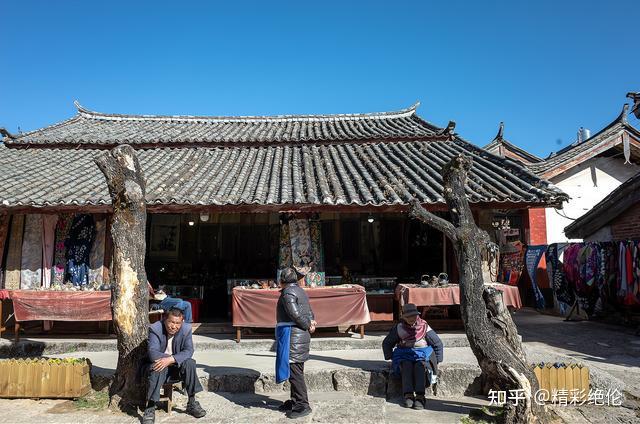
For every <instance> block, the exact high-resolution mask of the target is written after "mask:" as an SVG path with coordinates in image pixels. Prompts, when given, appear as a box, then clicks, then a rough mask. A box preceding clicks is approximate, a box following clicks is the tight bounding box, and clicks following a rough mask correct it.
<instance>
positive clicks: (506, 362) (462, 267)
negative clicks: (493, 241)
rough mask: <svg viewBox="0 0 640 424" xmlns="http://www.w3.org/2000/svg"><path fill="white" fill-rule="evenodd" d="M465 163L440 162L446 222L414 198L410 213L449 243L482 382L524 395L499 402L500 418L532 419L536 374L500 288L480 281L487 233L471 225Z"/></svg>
mask: <svg viewBox="0 0 640 424" xmlns="http://www.w3.org/2000/svg"><path fill="white" fill-rule="evenodd" d="M471 165H472V161H471V159H470V158H468V157H467V156H464V155H458V156H456V157H455V158H453V159H452V160H451V162H449V163H448V164H447V165H445V166H444V168H443V171H442V172H443V174H442V175H443V179H444V197H445V199H446V201H447V205H448V206H449V211H450V213H451V219H452V222H449V221H447V220H445V219H442V218H440V217H438V216H436V215H434V214H432V213H430V212H428V211H427V210H425V209H424V208H423V207H422V206H421V205H420V204H419V202H418V201H417V200H414V201H413V202H412V206H411V216H412V217H414V218H416V219H418V220H420V221H422V222H425V223H427V224H429V225H431V226H433V227H434V228H436V229H438V230H440V231H442V232H443V233H444V234H445V235H446V236H447V237H448V238H449V239H450V240H451V242H452V243H453V247H454V249H455V253H456V257H457V259H458V266H459V271H460V306H461V312H462V320H463V322H464V327H465V332H466V334H467V338H468V339H469V344H470V346H471V350H472V351H473V353H474V355H475V356H476V358H477V360H478V364H479V365H480V368H481V369H482V373H483V377H484V379H485V388H486V389H490V388H492V389H494V390H506V391H507V393H509V392H508V391H509V390H518V391H519V393H521V395H519V396H520V398H522V397H524V400H520V401H519V402H518V404H517V405H516V404H515V403H514V402H508V403H507V404H506V405H505V414H504V420H505V422H507V423H530V422H535V421H536V416H540V415H542V414H543V413H544V411H543V408H541V407H540V406H539V405H537V404H536V403H535V402H534V399H533V397H532V395H533V394H534V393H535V392H536V391H537V389H538V383H537V380H536V378H535V375H534V374H533V371H532V370H531V369H530V368H529V366H528V364H527V359H526V355H525V353H524V351H523V349H522V344H521V342H520V339H519V338H518V330H517V328H516V326H515V324H514V323H513V320H512V318H511V315H510V314H509V311H508V310H507V308H506V307H505V305H504V303H503V302H502V294H501V292H500V291H499V290H496V289H493V288H485V287H484V281H483V277H482V275H483V274H482V257H483V256H482V255H483V253H484V250H485V249H487V248H488V245H489V242H490V239H489V235H488V234H487V233H486V232H485V231H483V230H481V229H480V228H478V227H477V226H476V224H475V222H474V219H473V215H472V213H471V208H470V207H469V202H468V200H467V197H466V194H465V184H466V180H467V173H468V171H469V169H470V168H471ZM507 397H508V398H509V396H507ZM508 400H509V399H508Z"/></svg>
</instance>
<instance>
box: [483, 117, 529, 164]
mask: <svg viewBox="0 0 640 424" xmlns="http://www.w3.org/2000/svg"><path fill="white" fill-rule="evenodd" d="M483 149H484V150H486V151H487V152H490V153H493V154H495V155H498V156H504V155H503V154H501V150H502V149H504V150H505V151H508V152H510V153H511V156H512V157H514V158H517V159H518V160H521V161H522V162H526V163H535V162H542V159H540V158H539V157H537V156H536V155H534V154H531V153H529V152H527V151H526V150H524V149H521V148H520V147H518V146H516V145H515V144H512V143H511V142H509V141H508V140H507V139H505V138H504V124H503V123H502V122H500V129H499V130H498V134H496V136H495V138H494V139H493V140H492V141H491V143H489V144H487V145H486V146H484V147H483Z"/></svg>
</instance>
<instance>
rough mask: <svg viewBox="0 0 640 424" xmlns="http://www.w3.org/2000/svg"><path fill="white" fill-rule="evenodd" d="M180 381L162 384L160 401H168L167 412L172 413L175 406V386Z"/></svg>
mask: <svg viewBox="0 0 640 424" xmlns="http://www.w3.org/2000/svg"><path fill="white" fill-rule="evenodd" d="M179 384H180V381H172V380H170V381H168V382H166V383H165V384H163V385H162V391H161V392H160V402H163V401H167V414H170V413H171V408H172V407H173V388H174V387H176V386H178V385H179Z"/></svg>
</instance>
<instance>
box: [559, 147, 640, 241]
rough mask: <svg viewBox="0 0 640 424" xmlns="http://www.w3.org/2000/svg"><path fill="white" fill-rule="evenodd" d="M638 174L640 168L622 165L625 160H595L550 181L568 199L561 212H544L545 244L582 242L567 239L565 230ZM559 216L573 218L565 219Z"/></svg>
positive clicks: (617, 158)
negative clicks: (569, 198)
mask: <svg viewBox="0 0 640 424" xmlns="http://www.w3.org/2000/svg"><path fill="white" fill-rule="evenodd" d="M638 172H640V166H638V165H635V164H627V165H624V158H623V157H621V155H620V156H619V157H615V158H610V157H609V158H607V157H596V158H591V159H589V160H587V161H586V162H584V163H582V164H580V165H578V166H576V167H573V168H572V169H571V170H569V171H567V172H565V173H563V174H561V175H558V176H556V177H554V178H551V182H552V183H554V184H555V185H556V186H557V187H558V188H559V189H560V190H562V191H564V192H565V193H567V194H568V195H569V196H570V197H571V200H569V202H565V203H564V207H563V209H561V210H559V211H556V210H555V209H552V208H548V209H546V218H547V243H549V244H551V243H561V242H567V241H582V240H580V239H567V237H566V236H565V234H564V228H565V227H566V226H567V225H569V224H571V223H572V222H573V219H576V218H579V217H581V216H582V215H584V214H585V213H587V212H588V211H589V210H590V209H591V208H592V207H593V206H595V204H596V203H598V202H600V201H601V200H602V199H604V198H605V197H606V196H607V195H608V194H609V193H611V192H612V191H613V190H615V189H616V188H617V187H618V186H619V185H620V184H622V183H623V182H625V181H626V180H628V179H629V178H631V177H632V176H634V175H635V174H637V173H638ZM562 215H564V216H566V217H568V218H573V219H567V218H565V217H563V216H562Z"/></svg>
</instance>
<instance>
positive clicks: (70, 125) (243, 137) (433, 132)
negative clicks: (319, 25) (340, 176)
mask: <svg viewBox="0 0 640 424" xmlns="http://www.w3.org/2000/svg"><path fill="white" fill-rule="evenodd" d="M76 106H77V108H78V113H77V115H76V116H74V117H73V118H71V119H68V120H66V121H63V122H60V123H58V124H55V125H52V126H49V127H46V128H42V129H39V130H36V131H31V132H28V133H25V134H20V135H17V136H15V138H5V142H6V144H7V145H15V146H20V145H26V144H28V145H45V146H77V145H97V146H105V147H106V146H114V145H117V144H125V143H126V144H131V145H134V146H155V145H167V146H179V145H203V144H204V145H209V144H222V143H225V144H227V143H228V144H286V143H300V142H310V143H313V142H327V141H331V142H335V141H372V140H391V139H401V140H416V139H421V138H425V137H430V138H434V137H435V138H437V137H438V134H437V131H438V128H437V127H435V126H434V125H431V124H429V123H428V122H425V121H424V120H422V119H420V118H419V117H418V116H417V115H416V113H415V112H416V108H417V106H418V103H416V104H415V105H413V106H411V107H409V108H407V109H403V110H400V111H396V112H380V113H364V114H343V115H283V116H242V117H218V116H213V117H207V116H155V115H119V114H105V113H98V112H92V111H89V110H87V109H85V108H83V107H82V106H80V105H79V104H77V103H76ZM440 138H443V137H442V136H441V137H440Z"/></svg>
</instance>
